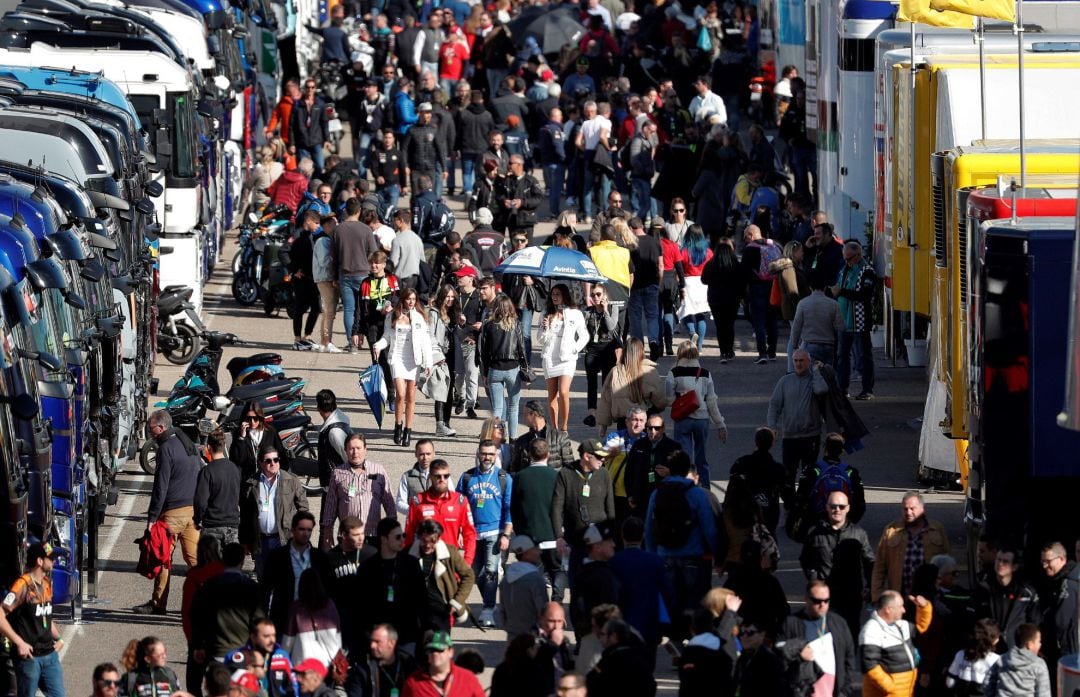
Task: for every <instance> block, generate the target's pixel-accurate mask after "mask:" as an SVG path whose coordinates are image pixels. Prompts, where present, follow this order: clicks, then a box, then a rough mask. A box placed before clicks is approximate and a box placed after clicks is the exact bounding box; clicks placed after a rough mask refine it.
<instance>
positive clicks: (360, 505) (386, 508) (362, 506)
mask: <svg viewBox="0 0 1080 697" xmlns="http://www.w3.org/2000/svg"><path fill="white" fill-rule="evenodd" d="M380 506H381V508H382V512H380V510H379V509H380ZM384 514H385V516H386V517H389V518H396V517H397V507H396V506H395V505H394V494H393V492H392V491H391V490H390V479H389V477H388V476H387V474H386V469H384V468H383V466H382V465H380V464H377V463H374V462H372V461H371V460H367V461H365V462H364V464H363V465H362V466H360V467H356V468H353V467H350V466H349V465H348V464H346V465H343V466H341V467H339V468H337V469H335V470H334V471H333V472H332V473H331V474H330V486H329V487H328V488H327V491H326V501H325V502H323V509H322V527H323V530H322V535H323V536H324V538H323V539H331V540H332V539H334V536H333V532H334V524H335V523H336V522H339V521H341V520H344V519H345V517H346V516H356V517H357V518H359V519H360V520H362V521H364V535H365V536H366V537H374V536H375V529H376V527H377V526H378V524H379V520H380V519H381V518H382V517H383V515H384Z"/></svg>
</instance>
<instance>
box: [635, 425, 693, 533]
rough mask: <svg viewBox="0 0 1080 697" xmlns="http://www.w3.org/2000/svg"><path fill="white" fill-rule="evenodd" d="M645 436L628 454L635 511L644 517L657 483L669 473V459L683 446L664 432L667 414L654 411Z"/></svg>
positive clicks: (646, 427)
mask: <svg viewBox="0 0 1080 697" xmlns="http://www.w3.org/2000/svg"><path fill="white" fill-rule="evenodd" d="M645 424H646V425H645V436H646V437H645V438H641V439H639V440H638V441H637V442H635V443H634V445H633V446H632V447H631V448H630V453H629V454H628V455H627V456H626V482H627V484H626V488H627V494H628V495H629V504H630V508H631V509H632V510H633V511H634V515H636V516H638V517H640V518H644V517H645V509H646V508H647V507H648V505H649V497H650V496H652V492H653V490H654V489H655V488H656V483H657V482H659V481H660V480H661V479H663V478H664V477H666V476H667V475H668V468H667V459H668V456H669V455H671V453H673V452H675V451H676V450H682V448H681V447H680V446H679V443H678V441H676V440H675V439H673V438H669V437H668V436H667V435H666V434H665V433H664V428H665V425H664V417H663V415H661V414H653V415H652V416H650V417H649V419H648V421H646V422H645Z"/></svg>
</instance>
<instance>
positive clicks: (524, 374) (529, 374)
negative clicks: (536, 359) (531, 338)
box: [517, 323, 536, 385]
mask: <svg viewBox="0 0 1080 697" xmlns="http://www.w3.org/2000/svg"><path fill="white" fill-rule="evenodd" d="M517 339H518V379H519V380H521V382H523V383H525V384H526V385H528V384H529V383H531V382H532V381H533V380H535V379H536V377H535V376H534V375H533V371H532V366H530V365H529V355H528V354H527V353H525V337H524V336H523V335H522V333H521V324H520V323H519V324H518V328H517Z"/></svg>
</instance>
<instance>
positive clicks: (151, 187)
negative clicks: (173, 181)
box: [143, 182, 165, 198]
mask: <svg viewBox="0 0 1080 697" xmlns="http://www.w3.org/2000/svg"><path fill="white" fill-rule="evenodd" d="M143 192H144V193H145V194H146V195H147V196H150V197H153V198H157V197H158V196H161V195H162V194H163V193H165V187H164V186H162V185H161V182H147V183H146V185H145V186H143Z"/></svg>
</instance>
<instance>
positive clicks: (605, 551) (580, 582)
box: [570, 524, 622, 643]
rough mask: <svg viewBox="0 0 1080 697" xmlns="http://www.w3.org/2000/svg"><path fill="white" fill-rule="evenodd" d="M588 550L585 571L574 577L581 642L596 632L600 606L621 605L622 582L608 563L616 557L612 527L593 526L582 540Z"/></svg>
mask: <svg viewBox="0 0 1080 697" xmlns="http://www.w3.org/2000/svg"><path fill="white" fill-rule="evenodd" d="M582 539H583V540H584V542H585V546H586V548H587V549H588V552H587V555H588V556H586V558H585V563H584V564H582V566H581V571H579V572H578V573H577V575H576V576H574V583H573V588H574V593H573V595H572V596H571V600H572V602H571V604H570V622H571V624H573V626H574V636H575V637H576V638H577V641H578V643H581V640H582V639H583V638H584V637H585V635H586V634H589V633H590V632H592V611H593V608H595V607H596V606H598V605H603V604H605V603H610V604H611V605H618V604H619V593H620V592H621V590H622V583H621V582H620V581H619V577H618V575H616V573H615V571H614V569H612V568H611V565H610V564H608V562H610V561H611V559H612V557H614V556H615V536H614V535H613V534H612V530H611V524H602V525H590V526H589V527H588V528H587V529H586V530H585V535H584V536H583V538H582Z"/></svg>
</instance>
